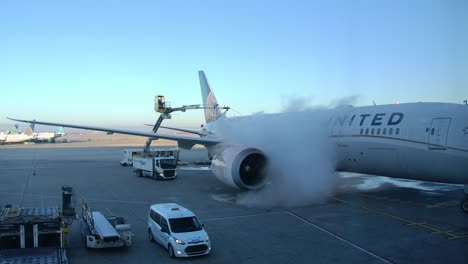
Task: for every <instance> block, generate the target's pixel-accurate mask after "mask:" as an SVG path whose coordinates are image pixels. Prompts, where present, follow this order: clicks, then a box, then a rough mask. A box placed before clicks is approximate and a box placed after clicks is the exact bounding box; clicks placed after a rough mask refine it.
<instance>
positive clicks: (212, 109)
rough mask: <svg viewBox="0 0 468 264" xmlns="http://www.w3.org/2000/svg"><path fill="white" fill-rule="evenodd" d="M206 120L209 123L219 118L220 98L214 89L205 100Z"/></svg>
mask: <svg viewBox="0 0 468 264" xmlns="http://www.w3.org/2000/svg"><path fill="white" fill-rule="evenodd" d="M205 107H206V108H205V120H206V122H207V123H209V122H211V121H214V120H216V119H218V117H219V109H218V100H216V96H215V95H214V93H213V91H210V93H209V94H208V97H207V98H206V102H205Z"/></svg>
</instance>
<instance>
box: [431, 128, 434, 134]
mask: <svg viewBox="0 0 468 264" xmlns="http://www.w3.org/2000/svg"><path fill="white" fill-rule="evenodd" d="M433 135H434V128H432V129H431V136H433Z"/></svg>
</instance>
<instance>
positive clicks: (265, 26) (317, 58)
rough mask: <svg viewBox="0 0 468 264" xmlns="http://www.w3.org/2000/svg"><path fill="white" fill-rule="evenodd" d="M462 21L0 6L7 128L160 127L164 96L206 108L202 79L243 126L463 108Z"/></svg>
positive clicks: (211, 8)
mask: <svg viewBox="0 0 468 264" xmlns="http://www.w3.org/2000/svg"><path fill="white" fill-rule="evenodd" d="M466 14H468V2H467V1H461V0H460V1H457V0H452V1H443V0H440V1H429V0H414V1H399V0H398V1H390V0H368V1H345V0H342V1H337V0H332V1H294V0H292V1H271V0H270V1H75V2H64V1H2V3H0V36H1V41H0V87H1V94H0V98H1V100H0V115H1V116H2V118H3V117H6V116H10V117H16V118H25V119H33V118H36V119H39V120H46V121H58V122H68V123H80V124H89V125H102V126H103V125H105V126H113V127H137V126H141V124H143V123H147V122H154V120H156V118H157V115H156V113H155V112H154V111H153V100H154V99H153V97H154V95H156V94H164V95H165V96H166V98H167V100H168V101H171V103H172V105H173V106H179V105H182V104H198V103H202V102H201V95H200V90H199V82H198V76H197V71H198V70H204V71H205V72H206V74H207V77H208V79H209V81H210V83H211V84H212V86H213V88H214V90H215V93H216V96H217V98H218V101H219V102H220V104H221V105H228V106H230V107H232V108H233V109H234V110H235V111H237V112H239V113H241V114H244V115H245V114H251V113H254V112H260V111H265V112H278V111H281V109H282V108H283V107H284V106H285V105H286V104H287V102H288V101H289V100H291V99H292V98H297V97H304V98H307V99H310V101H311V104H314V105H317V104H318V105H327V104H329V103H330V102H332V101H334V100H337V99H339V98H344V97H348V96H357V98H358V99H357V101H356V102H355V105H370V104H372V101H375V102H376V103H378V104H387V103H394V102H396V101H399V102H415V101H440V102H453V103H461V102H462V101H463V100H466V99H468V52H467V50H466V47H468V16H467V15H466ZM233 113H234V111H233ZM202 122H203V114H202V112H201V111H193V112H187V113H179V114H174V118H173V120H171V121H169V122H167V123H166V125H176V126H188V127H192V128H193V127H198V126H199V124H201V123H202ZM0 123H2V124H4V126H3V129H5V126H6V127H7V128H8V127H10V126H12V125H13V123H12V122H9V121H8V120H6V119H4V120H0ZM143 129H148V128H143ZM46 130H52V129H51V128H47V129H46Z"/></svg>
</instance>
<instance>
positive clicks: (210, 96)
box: [198, 71, 222, 123]
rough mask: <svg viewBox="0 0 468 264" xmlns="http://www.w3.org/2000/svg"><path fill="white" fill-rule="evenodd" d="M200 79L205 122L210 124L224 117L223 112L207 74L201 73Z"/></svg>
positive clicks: (199, 73)
mask: <svg viewBox="0 0 468 264" xmlns="http://www.w3.org/2000/svg"><path fill="white" fill-rule="evenodd" d="M198 77H199V79H200V88H201V93H202V99H203V107H205V122H206V123H209V122H212V121H214V120H216V119H218V118H219V117H220V116H221V115H222V112H221V110H220V109H219V104H218V100H216V96H215V95H214V93H213V90H212V89H211V86H210V83H209V82H208V80H207V79H206V76H205V73H204V72H203V71H199V72H198Z"/></svg>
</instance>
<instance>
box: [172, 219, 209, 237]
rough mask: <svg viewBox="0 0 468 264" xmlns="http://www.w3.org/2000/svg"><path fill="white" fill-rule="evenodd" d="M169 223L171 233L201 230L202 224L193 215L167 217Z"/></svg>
mask: <svg viewBox="0 0 468 264" xmlns="http://www.w3.org/2000/svg"><path fill="white" fill-rule="evenodd" d="M169 224H170V225H171V231H172V232H173V233H185V232H193V231H199V230H202V226H201V224H200V222H198V220H197V218H196V217H195V216H192V217H182V218H171V219H169Z"/></svg>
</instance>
